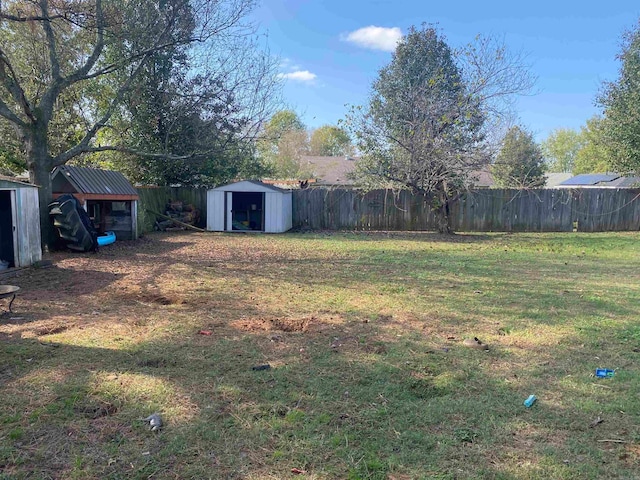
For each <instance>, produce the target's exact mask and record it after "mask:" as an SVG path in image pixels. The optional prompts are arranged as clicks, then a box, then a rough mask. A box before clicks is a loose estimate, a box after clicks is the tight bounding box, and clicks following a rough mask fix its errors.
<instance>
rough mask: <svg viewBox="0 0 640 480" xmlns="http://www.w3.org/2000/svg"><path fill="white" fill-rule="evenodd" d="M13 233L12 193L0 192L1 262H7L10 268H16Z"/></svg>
mask: <svg viewBox="0 0 640 480" xmlns="http://www.w3.org/2000/svg"><path fill="white" fill-rule="evenodd" d="M13 232H14V224H13V201H12V199H11V191H10V190H0V260H3V261H4V262H6V263H5V265H6V266H7V267H8V268H10V267H15V250H14V245H13ZM7 263H8V265H7Z"/></svg>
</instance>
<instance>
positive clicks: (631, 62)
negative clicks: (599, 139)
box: [598, 20, 640, 175]
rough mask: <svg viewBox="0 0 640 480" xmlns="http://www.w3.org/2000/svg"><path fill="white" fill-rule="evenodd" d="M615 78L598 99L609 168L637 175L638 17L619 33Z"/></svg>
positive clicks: (639, 134) (639, 132) (639, 127)
mask: <svg viewBox="0 0 640 480" xmlns="http://www.w3.org/2000/svg"><path fill="white" fill-rule="evenodd" d="M618 59H619V60H620V62H621V63H622V65H621V67H620V73H619V76H618V79H617V80H616V81H614V82H607V83H605V85H604V90H603V92H602V94H601V95H600V97H599V99H598V103H599V104H600V106H601V107H602V108H603V110H604V122H603V125H602V128H603V133H604V136H603V138H604V141H605V145H606V147H607V148H608V150H609V152H610V161H611V167H612V168H613V169H615V170H616V171H617V172H619V173H625V174H636V175H640V20H639V21H638V23H637V25H636V26H635V28H634V29H632V30H629V31H628V32H626V33H625V34H624V35H623V42H622V51H621V52H620V54H619V55H618Z"/></svg>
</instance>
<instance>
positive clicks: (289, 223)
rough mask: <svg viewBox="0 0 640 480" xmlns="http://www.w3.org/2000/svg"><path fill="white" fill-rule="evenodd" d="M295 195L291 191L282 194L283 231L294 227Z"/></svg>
mask: <svg viewBox="0 0 640 480" xmlns="http://www.w3.org/2000/svg"><path fill="white" fill-rule="evenodd" d="M292 198H293V195H292V194H291V192H289V193H285V194H284V195H282V209H281V211H282V230H281V231H282V232H286V231H288V230H291V229H292V228H293V203H292Z"/></svg>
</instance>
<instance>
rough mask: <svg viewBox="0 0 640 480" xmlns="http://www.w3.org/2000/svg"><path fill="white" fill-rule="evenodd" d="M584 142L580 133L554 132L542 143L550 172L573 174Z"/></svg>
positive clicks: (569, 130)
mask: <svg viewBox="0 0 640 480" xmlns="http://www.w3.org/2000/svg"><path fill="white" fill-rule="evenodd" d="M583 142H584V140H583V138H582V136H581V135H580V133H579V132H577V131H575V130H573V129H570V128H557V129H555V130H554V131H552V132H551V133H550V134H549V136H548V137H547V139H546V140H544V141H543V142H542V151H543V153H544V156H545V157H546V158H547V161H548V162H549V171H550V172H558V173H559V172H566V173H571V172H572V171H573V167H574V164H575V162H576V157H577V155H578V152H579V151H580V149H581V148H582V147H583Z"/></svg>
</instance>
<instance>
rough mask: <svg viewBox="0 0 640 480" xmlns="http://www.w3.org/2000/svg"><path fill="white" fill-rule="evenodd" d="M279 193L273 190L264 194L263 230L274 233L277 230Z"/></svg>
mask: <svg viewBox="0 0 640 480" xmlns="http://www.w3.org/2000/svg"><path fill="white" fill-rule="evenodd" d="M279 197H280V194H278V193H275V192H269V193H265V195H264V231H265V232H266V233H276V232H277V231H278V218H279V215H278V203H279V202H278V200H279Z"/></svg>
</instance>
